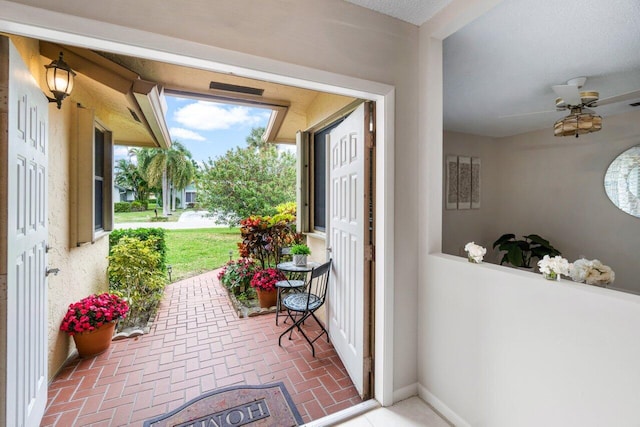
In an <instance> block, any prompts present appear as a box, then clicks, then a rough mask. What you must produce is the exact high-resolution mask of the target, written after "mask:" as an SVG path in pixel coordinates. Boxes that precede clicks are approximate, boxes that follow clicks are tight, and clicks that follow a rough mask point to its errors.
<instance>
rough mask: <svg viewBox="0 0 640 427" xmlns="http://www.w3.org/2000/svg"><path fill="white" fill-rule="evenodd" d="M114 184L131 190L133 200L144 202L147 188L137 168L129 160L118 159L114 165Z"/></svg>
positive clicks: (147, 191) (146, 196) (147, 192)
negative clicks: (133, 196)
mask: <svg viewBox="0 0 640 427" xmlns="http://www.w3.org/2000/svg"><path fill="white" fill-rule="evenodd" d="M115 183H116V184H117V185H119V186H121V187H123V188H126V189H130V190H133V193H134V195H135V199H136V200H137V201H139V202H146V201H147V198H148V196H149V186H148V184H147V181H146V180H145V179H144V177H143V176H142V174H141V173H140V170H139V169H138V167H137V166H136V165H135V164H134V163H133V162H132V161H130V160H127V159H120V160H118V162H117V163H116V176H115Z"/></svg>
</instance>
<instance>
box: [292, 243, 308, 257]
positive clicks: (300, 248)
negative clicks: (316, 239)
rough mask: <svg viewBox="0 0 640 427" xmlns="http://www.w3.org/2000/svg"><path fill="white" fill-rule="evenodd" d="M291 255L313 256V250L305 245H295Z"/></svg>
mask: <svg viewBox="0 0 640 427" xmlns="http://www.w3.org/2000/svg"><path fill="white" fill-rule="evenodd" d="M291 255H311V249H309V246H307V245H305V244H303V243H301V244H299V245H293V246H291Z"/></svg>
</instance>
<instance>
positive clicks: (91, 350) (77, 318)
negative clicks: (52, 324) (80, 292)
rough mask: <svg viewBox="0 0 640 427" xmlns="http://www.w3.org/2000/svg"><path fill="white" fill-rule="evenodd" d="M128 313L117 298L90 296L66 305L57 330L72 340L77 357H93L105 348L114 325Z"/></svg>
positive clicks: (111, 296) (108, 344)
mask: <svg viewBox="0 0 640 427" xmlns="http://www.w3.org/2000/svg"><path fill="white" fill-rule="evenodd" d="M128 311H129V304H128V303H127V302H126V301H125V300H124V299H122V298H120V297H119V296H117V295H114V294H110V293H103V294H100V295H95V294H94V295H90V296H88V297H86V298H83V299H81V300H80V301H78V302H74V303H73V304H70V305H69V308H68V310H67V314H65V315H64V318H63V319H62V323H61V325H60V330H61V331H64V332H66V333H67V334H69V335H71V336H72V337H73V340H74V341H75V343H76V348H77V349H78V354H80V356H81V357H90V356H95V355H98V354H100V353H102V352H103V351H105V350H106V349H108V348H109V346H110V345H111V338H112V337H113V331H114V329H115V326H116V321H117V320H119V319H122V318H124V317H125V316H126V315H127V312H128Z"/></svg>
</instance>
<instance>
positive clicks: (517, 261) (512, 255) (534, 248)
mask: <svg viewBox="0 0 640 427" xmlns="http://www.w3.org/2000/svg"><path fill="white" fill-rule="evenodd" d="M496 247H497V248H498V250H500V251H504V252H505V253H504V255H503V256H502V259H501V260H500V265H502V264H504V263H505V262H508V263H509V264H511V265H513V266H514V267H524V268H531V260H532V259H533V258H538V259H542V258H544V256H545V255H549V256H550V257H553V256H556V255H561V254H560V251H559V250H557V249H556V248H554V247H553V246H552V245H551V243H549V241H548V240H546V239H544V238H542V237H540V236H538V235H537V234H529V235H527V236H522V239H521V240H518V239H516V236H515V234H503V235H502V236H500V238H499V239H498V240H496V241H495V242H493V248H494V249H495V248H496Z"/></svg>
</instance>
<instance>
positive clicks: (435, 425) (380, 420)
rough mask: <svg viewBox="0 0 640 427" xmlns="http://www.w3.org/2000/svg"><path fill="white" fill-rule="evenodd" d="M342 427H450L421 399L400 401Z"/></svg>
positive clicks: (361, 416) (346, 422) (375, 410)
mask: <svg viewBox="0 0 640 427" xmlns="http://www.w3.org/2000/svg"><path fill="white" fill-rule="evenodd" d="M339 425H340V426H342V427H372V426H376V427H377V426H380V427H382V426H393V427H418V426H422V427H450V426H452V424H449V423H448V422H447V421H445V420H444V419H443V418H441V417H440V415H438V413H436V412H435V411H434V410H433V408H431V406H429V405H427V404H426V403H425V402H424V401H423V400H421V399H420V398H419V397H412V398H409V399H407V400H403V401H400V402H398V403H396V404H395V405H393V406H390V407H388V408H377V409H374V410H372V411H369V412H367V413H365V414H362V415H360V416H358V417H355V418H353V419H351V420H349V421H345V422H343V423H341V424H339Z"/></svg>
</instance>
